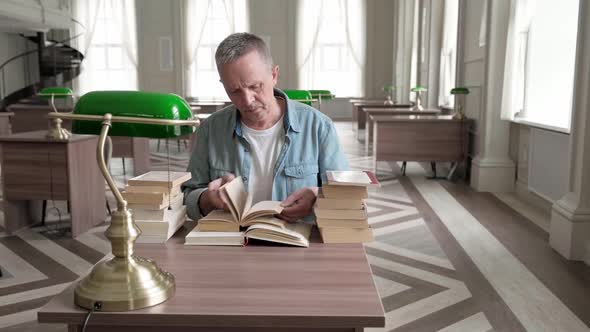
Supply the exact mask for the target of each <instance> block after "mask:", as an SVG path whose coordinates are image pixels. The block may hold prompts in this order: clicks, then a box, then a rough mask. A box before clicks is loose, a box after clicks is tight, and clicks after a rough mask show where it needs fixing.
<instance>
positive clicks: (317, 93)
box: [309, 90, 335, 112]
mask: <svg viewBox="0 0 590 332" xmlns="http://www.w3.org/2000/svg"><path fill="white" fill-rule="evenodd" d="M309 93H311V98H312V99H315V100H317V101H318V111H320V112H321V111H322V101H328V100H332V99H334V97H335V96H334V95H333V94H332V92H330V90H309Z"/></svg>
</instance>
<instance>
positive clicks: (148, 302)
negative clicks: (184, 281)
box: [74, 256, 175, 311]
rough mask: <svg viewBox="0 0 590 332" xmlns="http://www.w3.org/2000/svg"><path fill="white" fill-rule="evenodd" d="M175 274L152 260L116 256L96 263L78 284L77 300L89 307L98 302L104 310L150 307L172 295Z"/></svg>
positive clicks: (75, 297)
mask: <svg viewBox="0 0 590 332" xmlns="http://www.w3.org/2000/svg"><path fill="white" fill-rule="evenodd" d="M174 285H175V283H174V276H172V274H170V273H168V272H164V271H162V270H161V269H160V268H159V267H158V266H157V265H156V264H155V263H154V262H153V261H152V260H149V259H145V258H141V257H136V256H131V257H130V258H129V259H127V258H117V257H114V258H112V259H110V260H108V261H104V262H100V263H99V264H97V265H96V266H95V267H94V269H93V270H92V272H90V274H89V275H88V276H86V278H84V279H82V280H81V281H80V283H79V284H78V286H76V290H75V295H74V302H75V303H76V304H77V305H79V306H81V307H83V308H86V309H92V308H93V307H94V306H95V304H96V303H99V304H100V306H101V308H100V310H101V311H126V310H135V309H140V308H145V307H150V306H153V305H156V304H159V303H162V302H164V301H166V300H167V299H169V298H170V297H172V296H173V295H174V291H175V286H174Z"/></svg>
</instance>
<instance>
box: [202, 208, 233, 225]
mask: <svg viewBox="0 0 590 332" xmlns="http://www.w3.org/2000/svg"><path fill="white" fill-rule="evenodd" d="M208 221H216V222H231V223H237V222H238V221H237V220H236V219H235V218H234V216H233V215H232V214H231V213H230V212H227V211H224V210H213V211H211V212H209V214H208V215H206V216H204V217H203V218H201V219H199V222H208Z"/></svg>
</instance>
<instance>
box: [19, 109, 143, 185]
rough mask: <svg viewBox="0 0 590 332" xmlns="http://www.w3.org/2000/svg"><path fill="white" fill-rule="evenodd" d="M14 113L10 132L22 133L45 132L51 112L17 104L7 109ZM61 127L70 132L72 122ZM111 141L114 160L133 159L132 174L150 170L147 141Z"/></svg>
mask: <svg viewBox="0 0 590 332" xmlns="http://www.w3.org/2000/svg"><path fill="white" fill-rule="evenodd" d="M8 108H9V109H10V110H11V111H14V112H15V116H14V117H13V118H12V120H11V123H12V132H13V133H23V132H30V131H37V130H47V128H48V127H49V122H48V120H47V114H48V113H50V112H53V109H52V108H51V106H49V105H37V104H17V105H11V106H9V107H8ZM58 110H59V111H60V112H71V111H72V109H71V108H63V107H58ZM62 127H64V128H66V129H67V130H69V131H72V122H71V121H70V120H64V122H63V123H62ZM111 139H112V141H113V157H114V158H133V174H134V175H136V176H137V175H141V174H143V173H146V172H149V171H150V168H151V163H150V150H149V139H147V138H130V137H115V136H112V137H111Z"/></svg>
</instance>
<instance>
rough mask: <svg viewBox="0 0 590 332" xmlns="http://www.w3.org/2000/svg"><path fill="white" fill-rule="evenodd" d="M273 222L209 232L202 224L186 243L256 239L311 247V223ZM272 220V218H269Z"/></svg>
mask: <svg viewBox="0 0 590 332" xmlns="http://www.w3.org/2000/svg"><path fill="white" fill-rule="evenodd" d="M269 219H274V220H273V221H272V222H269V223H263V222H260V221H258V222H254V223H252V225H251V226H250V227H248V228H247V229H246V230H245V231H244V232H208V231H204V230H203V229H202V227H201V224H200V223H199V225H198V226H197V227H195V229H194V230H192V231H191V232H190V233H189V234H188V235H187V236H186V239H185V243H184V244H185V245H208V246H212V245H213V246H215V245H245V244H246V243H248V239H256V240H262V241H269V242H275V243H281V244H287V245H292V246H298V247H309V235H310V234H311V228H312V225H311V224H305V223H288V222H286V221H284V220H280V219H277V218H269ZM269 221H270V220H269Z"/></svg>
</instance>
